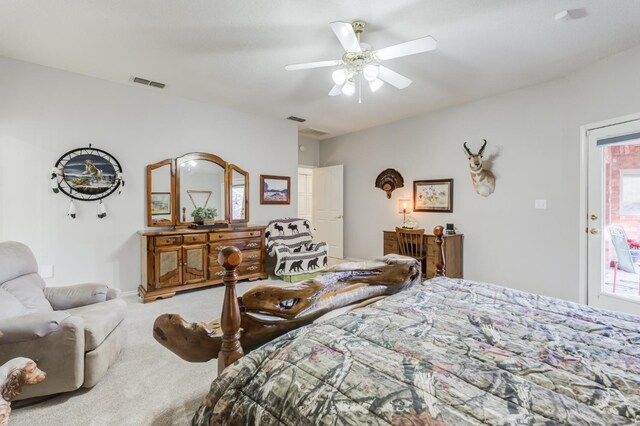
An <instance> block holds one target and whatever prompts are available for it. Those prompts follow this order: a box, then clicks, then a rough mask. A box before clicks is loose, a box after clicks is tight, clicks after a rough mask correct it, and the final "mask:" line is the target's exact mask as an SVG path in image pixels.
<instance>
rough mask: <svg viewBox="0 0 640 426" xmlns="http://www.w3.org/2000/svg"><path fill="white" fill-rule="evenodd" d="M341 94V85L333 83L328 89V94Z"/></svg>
mask: <svg viewBox="0 0 640 426" xmlns="http://www.w3.org/2000/svg"><path fill="white" fill-rule="evenodd" d="M340 94H342V86H338V85H337V84H336V85H334V86H333V87H332V88H331V90H330V91H329V96H338V95H340Z"/></svg>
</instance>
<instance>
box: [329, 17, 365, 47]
mask: <svg viewBox="0 0 640 426" xmlns="http://www.w3.org/2000/svg"><path fill="white" fill-rule="evenodd" d="M329 25H330V26H331V29H332V30H333V32H334V33H335V35H336V37H338V40H339V41H340V44H341V45H342V47H344V50H346V51H347V52H362V49H361V48H360V43H359V42H358V37H357V36H356V33H355V31H353V27H352V26H351V24H349V23H347V22H332V23H331V24H329Z"/></svg>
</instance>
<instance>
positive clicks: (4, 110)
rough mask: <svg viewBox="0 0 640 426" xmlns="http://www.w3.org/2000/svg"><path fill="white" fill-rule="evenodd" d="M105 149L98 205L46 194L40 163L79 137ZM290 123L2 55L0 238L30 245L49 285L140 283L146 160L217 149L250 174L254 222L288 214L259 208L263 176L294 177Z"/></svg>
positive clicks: (291, 209)
mask: <svg viewBox="0 0 640 426" xmlns="http://www.w3.org/2000/svg"><path fill="white" fill-rule="evenodd" d="M89 143H92V144H93V146H94V147H96V148H101V149H104V150H105V151H107V152H109V153H111V154H112V155H113V156H115V157H116V158H117V159H118V160H119V161H120V164H121V165H122V167H123V169H124V173H125V178H126V187H125V191H124V193H123V194H122V195H121V196H117V197H116V196H111V197H109V198H107V200H106V205H107V209H108V216H107V218H105V219H102V220H99V219H97V218H96V203H94V202H92V203H82V202H78V203H76V205H77V209H78V218H77V219H76V220H71V219H69V218H67V217H66V212H67V208H68V203H69V199H68V198H67V197H65V196H64V195H61V194H58V195H54V194H53V193H52V192H51V190H50V188H49V179H48V178H49V176H48V173H49V171H50V170H51V168H52V167H53V165H54V164H55V162H56V160H57V159H58V157H60V156H61V155H62V154H63V153H65V152H67V151H68V150H70V149H73V148H77V147H82V146H86V145H88V144H89ZM297 143H298V135H297V128H296V126H295V124H294V123H290V122H287V121H285V120H272V119H266V118H262V117H258V116H255V115H251V114H245V113H242V112H238V111H233V110H229V109H226V108H222V107H218V106H213V105H209V104H204V103H197V102H192V101H188V100H184V99H181V98H175V97H172V96H168V95H167V94H165V93H162V92H161V91H159V90H157V89H153V88H145V87H134V86H129V85H124V84H123V85H120V84H116V83H111V82H107V81H103V80H98V79H94V78H90V77H85V76H80V75H76V74H72V73H68V72H65V71H59V70H55V69H51V68H46V67H41V66H37V65H32V64H27V63H24V62H19V61H14V60H11V59H7V58H0V166H1V167H0V241H2V240H17V241H22V242H24V243H26V244H28V245H29V246H30V247H31V248H32V250H33V251H34V252H35V254H36V257H37V259H38V261H39V263H40V264H52V265H54V270H55V276H54V278H53V279H50V280H47V281H48V284H49V285H65V284H72V283H76V282H81V281H99V282H107V283H109V284H111V285H114V286H116V287H119V288H121V289H122V290H124V291H132V290H135V289H136V288H137V286H138V285H139V276H140V256H139V237H138V235H137V234H136V232H137V231H138V230H141V229H143V228H144V226H145V186H144V185H145V166H146V165H147V164H148V163H153V162H156V161H159V160H162V159H165V158H169V157H177V156H180V155H182V154H184V153H187V152H194V151H203V152H210V153H213V154H216V155H219V156H220V157H222V158H223V159H225V160H226V161H229V162H232V163H235V164H237V165H238V166H240V167H242V168H243V169H245V170H247V171H248V172H249V173H250V191H251V192H250V200H251V206H250V215H251V223H252V224H266V223H267V222H268V220H270V219H272V218H277V217H284V216H294V215H295V214H296V208H297V207H296V202H295V197H294V198H293V200H292V204H291V205H290V206H261V205H260V202H259V200H260V197H259V192H258V191H259V187H260V184H259V182H260V174H275V175H287V176H291V177H292V187H293V188H295V187H296V179H297V160H298V158H297V152H298V151H297Z"/></svg>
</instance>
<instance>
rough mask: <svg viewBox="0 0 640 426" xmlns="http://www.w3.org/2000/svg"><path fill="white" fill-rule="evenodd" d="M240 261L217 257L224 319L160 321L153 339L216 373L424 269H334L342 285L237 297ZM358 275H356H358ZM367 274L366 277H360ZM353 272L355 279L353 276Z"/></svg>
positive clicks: (403, 263)
mask: <svg viewBox="0 0 640 426" xmlns="http://www.w3.org/2000/svg"><path fill="white" fill-rule="evenodd" d="M433 233H434V235H435V236H436V245H437V248H438V249H437V251H436V276H444V273H445V267H446V262H445V258H444V248H443V243H444V239H443V238H442V236H443V233H444V228H443V227H442V226H436V227H435V228H434V229H433ZM241 262H242V252H241V251H240V250H238V249H237V248H236V247H232V246H230V247H226V248H224V249H223V250H222V251H221V252H220V253H219V254H218V263H219V264H220V265H221V266H222V267H224V269H225V275H224V279H223V281H224V287H225V288H224V298H223V306H222V315H221V317H220V319H219V320H213V321H211V322H210V323H188V322H186V321H185V320H184V319H183V318H182V317H181V316H180V315H176V314H164V315H161V316H159V317H158V318H157V319H156V321H155V323H154V326H153V335H154V337H155V339H156V340H157V341H158V342H159V343H160V344H162V345H163V346H165V347H167V348H168V349H169V350H171V351H173V352H174V353H176V354H177V355H178V356H180V357H181V358H183V359H185V360H187V361H191V362H205V361H209V360H210V359H212V358H218V373H220V372H222V370H224V369H225V368H226V367H227V366H229V365H231V364H232V363H234V362H235V361H237V360H238V359H240V358H241V357H242V356H243V355H244V351H245V350H247V351H250V350H252V349H254V348H257V347H259V346H261V345H262V344H264V343H266V342H268V341H270V340H272V339H274V338H275V337H277V336H280V335H282V334H284V333H286V332H288V331H290V330H293V329H295V328H298V327H301V326H303V325H307V324H310V323H312V322H313V321H314V320H316V319H317V318H319V317H320V316H322V315H324V314H326V313H327V312H330V311H332V310H334V309H337V308H340V307H344V306H353V305H354V304H363V303H365V304H366V301H368V300H372V299H374V298H376V300H377V299H379V298H381V297H386V296H388V295H391V294H394V293H397V292H398V291H400V290H402V289H403V288H405V287H407V286H410V285H412V284H415V283H416V282H419V281H420V277H421V274H420V264H419V262H417V261H414V262H412V261H407V258H402V259H397V258H396V259H390V260H387V263H383V262H381V261H377V263H376V261H374V262H371V264H369V262H364V263H362V264H353V263H350V264H345V265H346V266H345V267H344V268H341V266H340V265H338V266H335V267H333V268H330V270H329V272H328V273H327V274H329V273H331V272H335V273H337V274H341V278H340V279H339V280H338V283H339V284H340V285H339V286H336V285H335V280H334V281H333V283H332V285H327V282H328V281H323V278H322V277H318V278H316V279H313V280H308V281H305V282H303V283H300V284H297V285H295V286H290V287H282V286H274V285H263V286H258V287H255V288H254V289H252V290H250V291H249V292H247V293H246V294H245V295H244V296H243V297H240V298H239V297H237V295H236V284H237V282H238V273H237V271H236V268H237V267H238V266H239V265H240V264H241ZM354 271H355V272H357V273H354ZM363 271H366V272H367V273H366V274H365V275H363V274H362V272H363ZM350 273H352V275H350Z"/></svg>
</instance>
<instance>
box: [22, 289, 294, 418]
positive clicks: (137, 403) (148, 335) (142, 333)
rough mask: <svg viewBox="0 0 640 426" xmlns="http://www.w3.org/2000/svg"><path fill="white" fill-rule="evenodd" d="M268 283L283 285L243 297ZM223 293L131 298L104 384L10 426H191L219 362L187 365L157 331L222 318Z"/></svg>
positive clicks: (25, 413) (32, 410)
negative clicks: (122, 344)
mask: <svg viewBox="0 0 640 426" xmlns="http://www.w3.org/2000/svg"><path fill="white" fill-rule="evenodd" d="M267 283H278V284H281V285H282V284H283V283H282V281H271V280H269V281H258V282H241V283H239V284H238V293H239V294H242V293H243V292H245V291H246V290H248V289H250V288H252V287H254V286H255V285H257V284H267ZM223 293H224V289H223V288H221V287H218V288H213V289H207V290H198V291H191V292H188V293H182V294H178V295H176V296H174V297H173V298H171V299H167V300H158V301H156V302H152V303H147V304H144V305H143V304H142V303H140V302H138V299H137V298H136V297H134V296H130V297H127V298H126V300H127V303H128V305H129V318H128V322H129V323H128V330H129V336H128V340H127V346H126V348H125V349H124V352H123V353H122V354H121V356H120V359H119V360H118V362H117V363H116V364H115V365H114V366H112V367H111V369H110V370H109V371H108V372H107V374H106V375H105V377H103V378H102V380H101V381H100V383H98V384H97V385H96V386H95V387H94V388H92V389H79V390H77V391H75V392H69V393H66V394H61V395H58V396H55V397H53V398H51V399H48V400H45V401H42V402H39V403H36V404H33V405H30V406H26V407H22V408H16V409H15V410H14V411H13V412H12V415H11V420H10V426H39V425H65V426H75V425H78V426H80V425H82V426H86V425H184V424H189V423H190V420H191V417H192V415H193V413H194V411H195V410H196V409H197V408H198V406H199V404H200V402H201V401H202V400H203V399H204V397H205V395H206V393H207V391H208V389H209V386H210V385H211V381H212V380H213V379H214V378H215V377H216V368H217V364H216V362H217V361H216V360H213V361H210V362H208V363H189V362H186V361H183V360H182V359H180V358H178V356H176V355H174V354H173V353H172V352H170V351H169V350H167V349H165V348H164V347H163V346H161V345H160V344H159V343H157V342H156V341H155V339H154V338H153V335H152V331H151V328H152V325H153V321H154V320H155V318H156V317H157V316H158V315H160V314H163V313H179V314H181V315H182V316H183V317H184V318H186V319H187V320H188V321H210V320H212V319H214V318H219V317H220V312H221V311H222V295H223Z"/></svg>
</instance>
